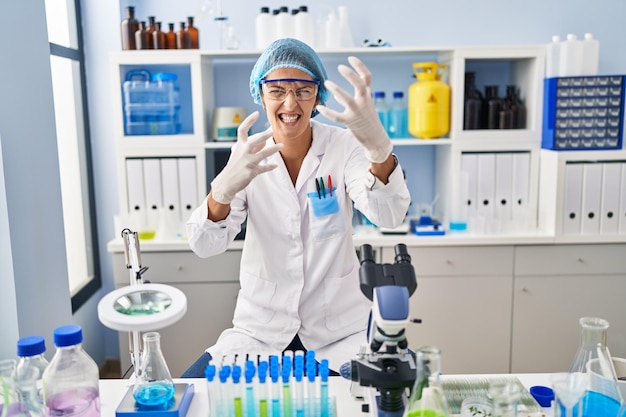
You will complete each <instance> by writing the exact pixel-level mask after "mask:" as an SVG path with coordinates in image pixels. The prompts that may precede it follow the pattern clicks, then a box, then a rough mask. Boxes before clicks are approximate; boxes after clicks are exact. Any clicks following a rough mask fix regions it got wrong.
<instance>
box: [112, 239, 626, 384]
mask: <svg viewBox="0 0 626 417" xmlns="http://www.w3.org/2000/svg"><path fill="white" fill-rule="evenodd" d="M619 238H620V239H621V240H619V239H618V238H616V240H615V241H603V242H602V243H598V242H594V240H593V238H592V237H588V240H580V237H579V240H577V241H575V242H566V241H557V240H555V237H554V236H549V235H545V236H544V235H541V234H536V233H535V234H528V235H523V234H518V235H510V236H507V235H504V236H503V235H483V236H471V235H448V236H426V237H422V236H419V237H418V236H414V235H379V234H374V233H367V234H358V235H356V236H355V249H357V250H358V249H359V247H360V246H361V245H362V244H365V243H367V244H370V245H372V246H373V247H374V250H375V253H376V261H377V262H385V263H393V262H394V255H395V251H394V246H395V245H396V244H397V243H405V244H406V245H407V248H408V252H409V254H410V255H411V259H412V265H413V266H414V268H415V272H416V276H417V290H416V291H415V293H414V294H413V296H412V297H411V299H410V304H411V315H412V318H416V319H421V324H411V325H410V326H409V327H408V328H407V336H408V340H409V346H421V345H434V346H437V347H438V348H440V349H442V351H443V352H444V355H445V356H444V357H445V360H444V361H443V363H442V371H443V372H444V373H446V374H489V373H494V374H500V373H536V372H557V371H562V370H564V369H567V368H568V367H569V362H570V360H571V358H572V357H573V356H574V354H575V351H576V347H577V346H578V342H579V336H580V326H579V324H578V320H579V318H580V317H584V316H595V317H602V318H604V319H606V320H608V321H609V323H610V325H611V326H610V328H609V330H608V340H607V344H608V346H609V348H610V349H611V353H612V354H613V355H615V356H618V357H626V332H624V331H623V330H622V329H626V307H625V304H624V302H623V294H626V256H624V255H625V254H626V239H625V238H624V236H621V237H619ZM242 245H243V241H235V242H233V244H232V245H231V246H230V247H229V249H228V250H227V251H226V252H224V253H222V254H220V255H217V256H214V257H210V258H206V259H203V258H200V257H198V256H196V255H195V254H194V253H193V252H192V251H191V250H190V249H189V246H188V243H187V242H184V241H179V242H159V241H156V240H155V241H151V242H149V241H147V242H143V241H142V242H141V257H142V264H143V265H144V266H148V267H149V269H148V271H147V272H146V274H145V275H144V278H145V279H147V280H150V281H151V282H158V283H164V284H168V285H172V286H174V287H176V288H179V289H180V290H182V291H183V292H184V293H185V294H186V296H187V298H188V310H187V313H186V315H185V316H184V317H183V318H182V319H181V320H180V321H179V322H177V323H175V324H174V325H171V326H169V327H167V328H164V329H161V330H160V332H161V334H162V339H161V340H162V349H163V352H164V355H165V357H166V359H167V361H168V365H169V367H170V371H171V373H172V375H173V376H174V377H178V376H180V375H181V374H182V372H184V370H186V369H187V367H188V366H189V365H191V363H192V362H193V361H194V360H195V359H196V358H197V357H198V356H199V355H200V354H201V353H202V352H203V351H204V350H205V349H206V348H207V347H209V346H211V345H213V344H214V343H215V340H217V337H218V336H219V335H220V333H221V332H222V331H223V330H224V329H226V328H228V327H231V325H232V316H233V311H234V308H235V302H236V298H237V294H238V292H239V262H240V259H241V248H242ZM108 250H109V252H111V253H112V259H113V266H114V275H115V277H114V278H115V286H116V287H118V288H119V287H121V286H126V285H129V272H128V270H127V269H126V267H125V261H124V251H123V244H122V241H121V239H120V240H114V241H111V242H110V243H109V245H108ZM119 345H120V356H121V358H120V359H121V363H122V372H124V371H125V370H126V369H128V368H129V367H130V355H128V353H127V352H128V337H127V335H126V334H124V333H120V338H119Z"/></svg>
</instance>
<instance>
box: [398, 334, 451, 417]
mask: <svg viewBox="0 0 626 417" xmlns="http://www.w3.org/2000/svg"><path fill="white" fill-rule="evenodd" d="M415 359H416V362H417V375H416V378H415V384H414V385H413V390H412V391H411V398H410V399H409V402H408V404H407V406H406V409H405V411H404V417H424V416H432V417H449V416H450V410H449V409H448V402H447V401H446V397H445V394H444V392H443V388H442V386H441V382H440V380H439V377H440V374H441V351H440V350H439V349H437V348H436V347H433V346H424V347H421V348H419V349H418V350H417V352H416V357H415Z"/></svg>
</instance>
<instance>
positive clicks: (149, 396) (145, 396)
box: [133, 382, 174, 406]
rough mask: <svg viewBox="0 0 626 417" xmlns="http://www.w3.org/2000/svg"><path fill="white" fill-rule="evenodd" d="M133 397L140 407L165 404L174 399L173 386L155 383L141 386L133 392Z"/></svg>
mask: <svg viewBox="0 0 626 417" xmlns="http://www.w3.org/2000/svg"><path fill="white" fill-rule="evenodd" d="M133 397H134V398H135V401H137V402H138V403H139V404H141V405H149V406H155V405H161V404H167V403H168V402H169V401H170V400H171V399H172V398H173V397H174V384H167V383H164V382H156V383H150V384H148V385H143V386H141V387H139V388H137V390H135V391H134V392H133Z"/></svg>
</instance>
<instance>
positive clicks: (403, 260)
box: [394, 243, 411, 264]
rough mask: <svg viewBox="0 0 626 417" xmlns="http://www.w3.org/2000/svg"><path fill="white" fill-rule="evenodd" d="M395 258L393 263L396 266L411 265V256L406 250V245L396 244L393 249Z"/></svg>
mask: <svg viewBox="0 0 626 417" xmlns="http://www.w3.org/2000/svg"><path fill="white" fill-rule="evenodd" d="M394 250H395V252H396V257H395V261H396V263H397V264H410V263H411V255H409V252H408V251H407V249H406V245H405V244H404V243H398V244H397V245H396V246H395V248H394Z"/></svg>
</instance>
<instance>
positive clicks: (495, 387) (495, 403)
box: [489, 381, 521, 417]
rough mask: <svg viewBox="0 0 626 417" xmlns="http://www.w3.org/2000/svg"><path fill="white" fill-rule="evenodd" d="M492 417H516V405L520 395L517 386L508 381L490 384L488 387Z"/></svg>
mask: <svg viewBox="0 0 626 417" xmlns="http://www.w3.org/2000/svg"><path fill="white" fill-rule="evenodd" d="M489 396H490V397H491V402H492V411H491V415H492V416H494V417H517V404H518V402H519V399H520V396H521V393H520V388H519V386H518V385H517V384H515V383H513V382H509V381H497V382H492V383H491V384H490V385H489Z"/></svg>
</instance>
